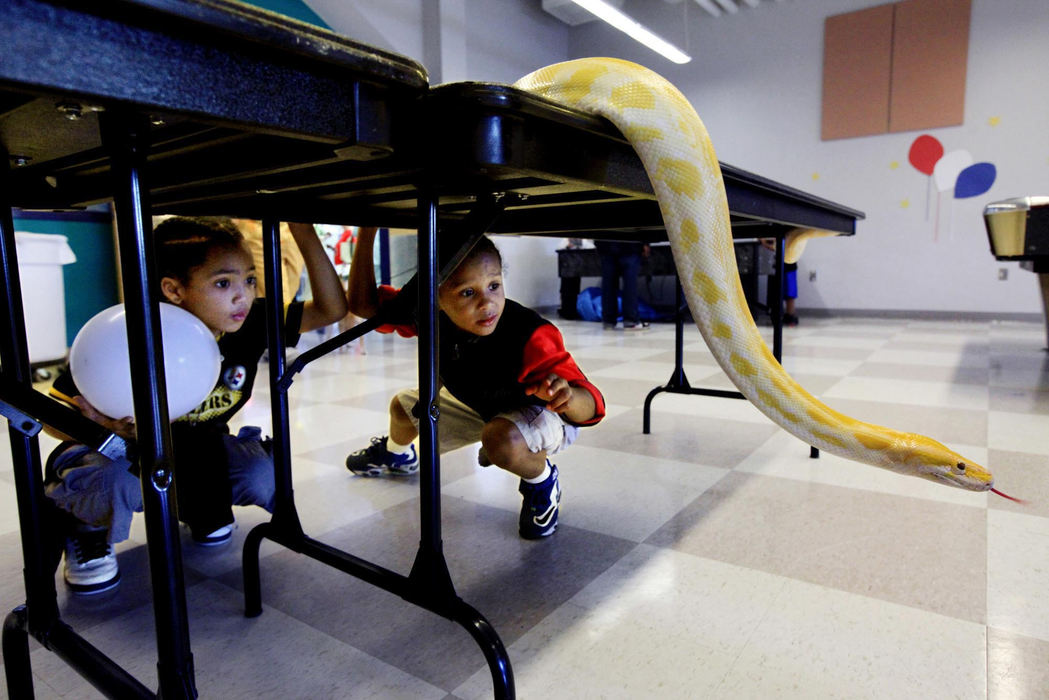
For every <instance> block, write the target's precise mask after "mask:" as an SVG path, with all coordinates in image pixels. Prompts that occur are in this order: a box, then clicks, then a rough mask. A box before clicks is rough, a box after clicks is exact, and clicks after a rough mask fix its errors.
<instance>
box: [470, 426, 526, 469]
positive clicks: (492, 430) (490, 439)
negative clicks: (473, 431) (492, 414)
mask: <svg viewBox="0 0 1049 700" xmlns="http://www.w3.org/2000/svg"><path fill="white" fill-rule="evenodd" d="M481 444H482V445H483V446H484V450H485V452H486V453H487V454H488V459H490V460H491V461H492V464H495V465H496V466H499V467H503V468H504V469H505V468H508V467H512V466H513V465H514V464H516V463H518V462H520V461H521V460H522V459H525V458H527V457H528V456H529V455H530V454H531V451H530V450H529V449H528V444H527V442H525V439H524V436H523V435H521V431H520V430H518V429H517V426H516V425H514V424H513V423H512V422H510V421H508V420H506V419H505V418H493V419H492V420H490V421H488V422H487V423H485V424H484V427H483V428H482V429H481Z"/></svg>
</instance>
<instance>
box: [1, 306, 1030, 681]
mask: <svg viewBox="0 0 1049 700" xmlns="http://www.w3.org/2000/svg"><path fill="white" fill-rule="evenodd" d="M558 325H559V326H560V327H561V328H562V330H563V331H564V334H565V336H566V340H567V343H568V345H569V347H570V349H572V351H573V353H574V355H575V356H576V358H577V359H578V361H579V362H580V364H581V365H582V366H583V368H584V370H585V371H586V372H587V373H588V374H589V375H590V377H591V378H592V379H593V380H594V381H595V383H596V384H598V386H600V387H601V388H602V390H603V391H604V393H605V396H606V398H607V400H608V403H609V411H608V417H607V418H606V419H605V421H604V422H603V423H602V424H601V425H599V426H597V427H595V428H591V429H587V430H584V431H583V432H582V434H581V436H580V439H579V441H578V443H577V444H576V445H575V446H573V447H572V448H571V449H570V450H568V451H567V452H566V453H564V454H563V455H560V456H559V457H558V459H557V462H558V465H559V467H560V469H561V475H562V487H563V489H564V500H563V502H562V514H561V526H560V528H559V530H558V532H557V534H556V535H555V536H554V537H552V538H551V539H549V540H548V541H541V542H526V541H523V540H521V539H519V538H518V537H517V533H516V519H517V509H518V505H519V496H518V494H517V491H516V483H515V481H514V479H512V478H510V477H509V476H508V475H506V474H505V473H503V472H501V471H499V470H497V469H495V468H488V469H482V468H480V467H478V466H476V461H475V456H476V452H475V450H473V449H471V448H467V449H464V450H460V451H459V452H456V453H452V454H450V455H446V456H445V458H444V460H443V461H442V469H443V536H444V547H445V555H446V557H447V560H448V563H449V567H450V569H451V572H452V576H453V580H454V581H455V584H456V590H457V592H458V593H459V595H460V596H461V597H462V598H463V599H464V600H465V601H466V602H468V603H469V604H471V605H472V606H474V607H475V608H477V609H478V610H480V611H481V612H482V613H483V614H484V615H485V616H486V617H487V618H488V619H489V620H490V621H491V622H492V624H493V625H494V627H495V629H496V630H497V631H498V632H499V634H500V636H501V638H502V639H503V641H504V643H505V644H506V645H507V648H508V651H509V655H510V659H511V662H512V664H513V669H514V673H515V677H516V683H517V690H518V696H519V697H522V698H539V697H548V698H580V697H586V698H590V697H606V698H655V697H659V698H707V697H720V698H773V697H774V698H799V699H800V698H805V699H808V698H826V697H841V698H1001V699H1005V698H1009V699H1013V698H1045V697H1047V694H1046V693H1047V691H1046V689H1047V688H1049V595H1047V594H1046V591H1047V590H1049V354H1047V353H1046V352H1045V350H1044V348H1045V344H1046V334H1045V328H1044V327H1043V326H1042V325H1041V324H1035V323H1012V322H1008V323H1007V322H979V323H975V322H972V323H970V322H942V321H935V322H934V321H906V320H884V319H836V320H810V319H806V318H803V319H802V324H801V325H800V326H799V327H797V328H792V329H786V331H785V346H784V358H785V360H784V364H785V365H786V367H787V369H788V371H790V372H791V373H792V374H793V375H794V376H795V378H797V379H798V380H799V381H800V382H801V384H802V385H803V386H805V387H806V388H808V389H809V390H810V391H811V392H813V393H814V394H817V395H819V396H821V397H823V399H824V400H826V401H827V402H828V403H830V404H831V405H832V406H833V407H835V408H837V409H838V410H840V411H843V412H845V413H847V414H850V415H853V416H856V417H859V418H862V419H864V420H867V421H870V422H874V423H879V424H883V425H889V426H893V427H898V428H902V429H907V430H913V431H917V432H923V433H925V434H928V435H931V436H933V437H936V438H937V439H939V440H940V441H942V442H944V443H946V444H948V445H949V446H951V447H952V448H954V449H956V450H957V451H959V452H961V453H963V454H965V455H967V456H969V457H970V458H972V459H974V460H976V461H979V462H982V463H984V464H987V465H988V466H989V467H990V468H991V469H992V470H993V471H994V472H995V474H996V476H997V485H998V486H999V487H1000V488H1001V489H1003V490H1004V491H1006V492H1007V493H1009V494H1011V495H1014V496H1017V497H1020V498H1024V499H1027V500H1028V501H1029V503H1028V505H1018V504H1015V503H1011V502H1009V501H1006V500H1004V499H1002V498H999V497H996V496H988V495H986V494H973V493H968V492H963V491H958V490H954V489H950V488H948V487H945V486H939V485H936V484H932V483H928V482H925V481H921V480H918V479H914V478H910V477H901V476H898V475H895V474H892V473H888V472H884V471H881V470H877V469H875V468H873V467H868V466H863V465H856V464H852V463H848V462H845V461H843V460H840V459H838V458H835V457H833V456H830V455H827V454H823V455H821V456H820V458H819V459H810V457H809V449H808V447H807V446H806V445H804V444H802V443H800V442H799V441H797V440H796V439H795V438H793V437H791V436H789V435H787V434H785V433H784V432H782V431H781V430H780V429H778V428H777V427H776V426H774V425H772V424H770V423H769V422H768V421H767V420H766V419H765V418H764V417H762V416H761V415H760V414H758V412H757V411H756V410H755V409H753V408H752V407H751V406H750V405H749V404H748V403H746V402H744V401H737V400H730V399H717V398H707V397H698V396H680V395H668V394H663V395H660V396H659V397H657V398H656V399H655V401H654V404H653V408H654V411H653V417H652V433H651V434H650V435H643V434H642V430H641V427H642V406H643V402H644V399H645V395H646V394H647V392H648V391H649V390H650V389H652V388H653V387H654V386H656V385H657V384H662V383H665V381H666V380H667V378H668V377H669V376H670V370H671V368H672V364H673V357H674V355H673V346H672V342H673V328H672V326H670V325H661V324H657V325H654V326H653V327H652V328H651V329H649V330H647V331H640V332H624V331H621V330H620V331H605V330H602V328H601V325H600V324H594V323H582V322H564V321H561V322H559V323H558ZM766 331H768V329H766ZM364 350H365V352H363V353H362V352H360V348H354V349H351V350H350V351H347V352H340V353H336V354H333V355H330V356H328V357H326V358H324V359H322V360H321V361H318V362H317V363H315V364H314V365H311V366H310V367H309V368H308V369H307V370H306V372H305V373H304V374H303V375H302V376H301V377H300V378H298V379H297V380H296V381H295V383H294V385H293V386H292V395H291V406H292V412H291V431H292V441H293V443H292V450H293V454H294V472H295V479H296V483H295V495H296V502H297V504H298V506H299V512H300V516H301V518H302V521H303V526H304V528H305V529H306V531H307V533H308V534H310V535H311V536H314V537H316V538H318V539H321V540H322V541H324V542H327V543H329V544H331V545H333V546H336V547H339V548H341V549H344V550H346V551H349V552H351V553H354V554H357V555H360V556H363V557H365V558H367V559H370V560H372V561H374V562H376V563H379V564H381V565H383V566H385V567H387V568H390V569H394V570H396V571H400V572H404V573H407V571H408V570H409V568H410V566H411V563H412V559H413V556H414V553H415V550H416V547H417V542H418V529H419V526H418V501H417V493H418V490H417V481H416V480H415V479H408V480H400V481H393V480H383V479H364V478H358V477H354V476H352V475H350V474H349V473H348V472H346V470H345V469H344V468H343V467H342V460H343V459H344V457H345V455H346V454H347V453H348V452H350V451H352V450H354V449H357V448H358V447H361V446H364V445H366V444H367V442H368V438H369V437H371V436H372V435H373V434H380V433H383V432H385V423H386V419H385V408H386V406H387V403H388V400H389V397H390V395H391V392H393V391H395V390H396V389H399V388H402V387H404V386H408V385H412V384H414V382H415V361H414V352H415V345H414V343H412V342H410V341H405V340H403V339H399V338H388V337H374V336H373V337H368V338H367V339H366V341H365V347H364ZM685 367H686V372H687V375H688V379H689V381H690V382H691V383H692V384H693V385H694V386H708V387H715V388H727V386H728V385H727V380H726V379H725V377H724V376H723V375H722V374H721V373H720V371H719V370H718V369H717V367H716V365H715V363H714V361H713V359H712V357H711V356H710V354H709V353H708V352H707V350H706V348H705V345H704V344H703V342H702V339H701V338H700V337H699V335H698V333H697V332H696V331H695V330H694V329H689V331H688V332H687V335H686V344H685ZM266 401H267V396H266V394H265V392H258V393H257V394H256V397H255V398H254V399H253V401H252V403H251V404H249V406H248V407H247V408H246V409H245V411H243V412H242V415H241V416H240V419H241V420H240V422H242V423H255V424H261V425H263V426H267V425H268V424H269V412H268V408H267V403H266ZM45 443H46V444H44V445H43V449H44V451H45V454H46V451H47V450H48V449H49V447H50V444H51V443H47V442H46V441H45ZM0 503H3V504H4V506H3V507H2V508H0V607H2V608H3V609H5V610H10V609H11V608H12V607H14V606H15V605H17V604H18V603H19V602H21V601H22V600H23V597H24V594H23V592H22V581H21V571H20V570H21V551H20V545H19V536H18V524H17V519H16V514H15V509H14V503H15V498H14V486H13V478H12V473H11V461H10V456H9V449H8V446H7V444H6V441H4V445H3V446H2V447H0ZM237 518H238V525H239V527H238V530H237V532H236V536H235V539H234V542H233V544H232V545H231V546H229V547H227V548H223V549H221V550H219V551H211V550H204V549H201V548H196V547H194V546H193V545H192V544H191V543H190V542H189V541H188V538H186V539H185V540H184V558H185V565H186V586H187V598H188V601H189V608H190V625H191V627H190V630H191V639H192V644H193V652H194V659H195V663H196V671H197V676H196V677H197V684H198V689H199V690H200V693H201V697H213V698H261V697H265V698H399V697H402V698H462V699H467V698H484V697H490V695H491V681H490V678H489V673H488V670H487V667H486V666H485V664H484V660H483V657H482V655H481V652H480V650H479V649H478V648H477V647H476V646H475V645H474V643H473V642H472V640H471V639H470V637H469V636H468V635H467V633H466V632H465V631H464V630H462V629H461V628H459V627H458V626H457V625H455V624H453V623H450V622H447V621H446V620H444V619H442V618H439V617H437V616H434V615H432V614H430V613H427V612H425V611H422V610H420V609H417V608H415V607H413V606H411V605H409V604H407V603H405V602H404V601H402V600H400V599H399V598H397V597H395V596H393V595H390V594H387V593H385V592H383V591H381V590H378V589H375V588H372V587H370V586H368V585H365V584H363V583H361V582H360V581H357V580H356V579H353V578H351V577H348V576H346V575H344V574H341V573H339V572H337V571H335V570H333V569H330V568H327V567H325V566H323V565H320V564H318V563H316V562H314V561H312V560H309V559H306V558H304V557H301V556H299V555H297V554H294V553H292V552H289V551H286V550H283V549H282V548H280V547H278V546H276V545H273V544H272V543H264V544H263V550H262V554H263V560H262V574H263V602H264V604H265V613H264V614H263V615H262V616H260V617H258V618H254V619H246V618H244V617H243V615H242V609H243V597H242V594H241V592H240V589H241V585H242V584H241V578H240V569H239V567H240V561H239V553H240V544H241V543H242V541H243V539H244V536H245V535H246V534H247V532H248V531H249V530H250V529H251V527H252V526H254V525H255V524H257V523H259V522H262V521H263V520H264V514H263V513H262V512H261V511H259V510H258V509H247V508H240V509H237ZM144 541H145V540H144V530H143V528H142V523H141V519H138V520H136V526H135V530H134V531H133V538H132V540H131V541H129V542H126V543H124V544H122V545H121V546H120V547H119V548H118V552H119V557H120V565H121V569H122V571H123V574H124V580H123V582H122V584H121V586H120V587H119V589H117V591H115V592H114V593H113V594H109V595H106V596H103V597H101V598H100V599H96V600H82V599H73V598H70V597H68V596H67V595H66V593H65V591H64V590H63V589H62V586H61V585H59V599H60V600H59V602H60V605H61V607H62V610H63V616H64V619H65V620H67V621H68V622H70V623H71V624H72V625H73V626H74V627H75V628H76V629H77V630H78V631H80V632H81V633H82V634H84V635H85V636H86V637H87V638H88V639H89V640H91V641H92V642H93V643H95V644H96V645H98V646H99V647H100V648H101V649H102V650H103V651H104V652H105V653H107V654H109V655H110V656H112V657H113V658H114V659H116V660H117V661H118V662H119V663H121V664H122V665H124V666H125V667H126V668H127V669H129V670H130V671H131V672H132V673H134V674H135V675H136V676H137V677H138V678H140V679H141V680H142V681H143V682H145V683H146V685H147V686H150V687H155V683H156V668H155V663H156V657H155V641H154V635H153V621H152V613H151V608H150V607H149V605H148V601H149V587H148V581H147V577H148V571H147V568H146V556H145V554H146V553H145V548H144V546H143V543H144ZM33 648H34V651H33V654H32V661H33V672H34V674H35V676H36V680H37V687H36V690H37V697H38V698H92V697H97V694H96V692H95V691H94V690H92V689H91V688H90V686H88V684H87V683H86V682H85V681H83V680H82V679H80V678H79V676H77V675H76V674H75V673H74V672H72V671H71V670H70V669H69V668H68V667H67V666H65V664H64V663H63V662H61V661H60V660H59V659H58V658H57V657H56V656H55V655H54V654H52V653H51V652H48V651H46V650H44V649H42V648H40V647H39V646H38V645H36V643H35V642H34V644H33ZM4 693H6V691H0V697H6V695H5V694H4Z"/></svg>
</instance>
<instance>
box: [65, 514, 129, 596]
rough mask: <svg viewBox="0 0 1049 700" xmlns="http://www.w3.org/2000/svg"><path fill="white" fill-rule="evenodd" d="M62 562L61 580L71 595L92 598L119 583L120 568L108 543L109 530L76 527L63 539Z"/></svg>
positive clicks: (85, 526)
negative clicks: (63, 554) (90, 596)
mask: <svg viewBox="0 0 1049 700" xmlns="http://www.w3.org/2000/svg"><path fill="white" fill-rule="evenodd" d="M65 559H66V562H65V567H64V568H63V570H62V577H63V578H64V579H65V581H66V586H68V587H69V590H70V591H72V592H73V593H76V594H78V595H93V594H95V593H102V592H104V591H108V590H111V589H113V588H116V587H117V585H118V584H119V583H120V567H119V566H117V555H116V554H115V553H114V552H113V545H111V544H110V543H109V528H105V527H102V528H98V527H91V526H90V525H85V524H79V525H77V526H76V528H75V530H74V532H73V534H72V535H70V536H69V537H68V538H66V555H65Z"/></svg>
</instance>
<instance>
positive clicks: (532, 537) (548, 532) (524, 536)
mask: <svg viewBox="0 0 1049 700" xmlns="http://www.w3.org/2000/svg"><path fill="white" fill-rule="evenodd" d="M555 532H557V525H554V526H553V527H552V528H550V529H549V530H546V531H544V532H535V533H530V534H525V533H524V532H522V531H520V530H518V531H517V534H519V535H520V536H521V539H524V540H541V539H543V538H544V537H549V536H550V535H552V534H554V533H555Z"/></svg>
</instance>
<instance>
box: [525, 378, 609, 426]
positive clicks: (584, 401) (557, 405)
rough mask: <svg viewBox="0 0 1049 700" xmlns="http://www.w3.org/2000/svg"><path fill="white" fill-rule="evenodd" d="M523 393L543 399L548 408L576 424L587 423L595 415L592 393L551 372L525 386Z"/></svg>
mask: <svg viewBox="0 0 1049 700" xmlns="http://www.w3.org/2000/svg"><path fill="white" fill-rule="evenodd" d="M525 393H526V394H528V395H530V396H537V397H539V398H540V399H543V400H544V401H546V407H547V408H548V409H550V410H551V411H553V412H554V413H560V414H562V415H563V416H564V417H565V418H566V419H567V420H568V421H569V422H571V423H574V424H576V425H580V424H584V423H587V422H589V421H591V420H593V418H594V416H595V415H597V402H596V401H595V400H594V396H593V394H591V393H590V392H589V391H587V390H586V389H584V388H582V387H578V386H572V385H571V384H569V383H568V380H567V379H565V378H564V377H560V376H558V375H556V374H553V373H551V374H548V375H547V376H546V378H545V379H543V380H541V381H539V382H536V383H535V384H531V385H529V386H527V387H525Z"/></svg>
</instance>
